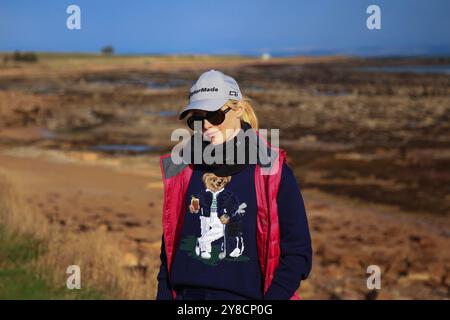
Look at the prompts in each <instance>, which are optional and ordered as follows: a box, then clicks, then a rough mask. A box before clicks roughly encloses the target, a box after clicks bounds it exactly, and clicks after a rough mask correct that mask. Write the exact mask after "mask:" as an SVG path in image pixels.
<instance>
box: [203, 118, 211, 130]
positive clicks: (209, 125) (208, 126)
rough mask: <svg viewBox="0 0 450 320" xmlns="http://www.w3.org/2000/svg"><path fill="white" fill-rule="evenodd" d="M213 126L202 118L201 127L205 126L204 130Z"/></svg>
mask: <svg viewBox="0 0 450 320" xmlns="http://www.w3.org/2000/svg"><path fill="white" fill-rule="evenodd" d="M211 127H213V125H212V124H211V123H209V121H208V120H206V119H205V120H203V128H205V129H206V130H208V129H209V128H211Z"/></svg>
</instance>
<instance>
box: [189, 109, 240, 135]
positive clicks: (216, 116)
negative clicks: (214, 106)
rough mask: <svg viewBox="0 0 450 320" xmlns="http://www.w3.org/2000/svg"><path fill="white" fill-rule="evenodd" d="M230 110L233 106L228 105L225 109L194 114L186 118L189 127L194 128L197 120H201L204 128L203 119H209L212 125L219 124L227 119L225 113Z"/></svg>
mask: <svg viewBox="0 0 450 320" xmlns="http://www.w3.org/2000/svg"><path fill="white" fill-rule="evenodd" d="M230 110H231V108H230V107H228V108H226V109H225V110H222V109H219V110H216V111H207V112H206V113H205V114H204V115H198V114H193V115H192V116H190V117H189V118H188V119H187V120H186V122H187V125H188V126H189V128H191V129H192V130H194V122H195V121H201V122H202V128H203V121H204V120H205V119H206V120H208V122H209V123H211V124H212V125H214V126H217V125H219V124H221V123H222V122H223V121H224V120H225V115H226V114H227V112H228V111H230Z"/></svg>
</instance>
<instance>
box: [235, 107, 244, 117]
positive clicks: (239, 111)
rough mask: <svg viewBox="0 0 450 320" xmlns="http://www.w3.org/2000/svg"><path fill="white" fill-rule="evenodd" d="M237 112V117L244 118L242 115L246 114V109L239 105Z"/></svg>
mask: <svg viewBox="0 0 450 320" xmlns="http://www.w3.org/2000/svg"><path fill="white" fill-rule="evenodd" d="M235 111H236V117H238V118H242V115H243V114H244V109H243V108H242V107H241V106H239V105H237V106H236V109H235Z"/></svg>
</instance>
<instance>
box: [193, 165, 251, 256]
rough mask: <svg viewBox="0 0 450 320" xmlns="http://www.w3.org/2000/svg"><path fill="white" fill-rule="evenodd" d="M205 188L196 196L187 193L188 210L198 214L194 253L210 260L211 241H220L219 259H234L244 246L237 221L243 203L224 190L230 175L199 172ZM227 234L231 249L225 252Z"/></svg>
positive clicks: (240, 216) (243, 211) (240, 214)
mask: <svg viewBox="0 0 450 320" xmlns="http://www.w3.org/2000/svg"><path fill="white" fill-rule="evenodd" d="M202 180H203V183H204V185H205V190H204V191H202V192H200V193H199V195H198V198H197V197H195V195H192V196H191V203H190V205H189V212H190V213H192V214H197V213H198V214H199V215H200V217H199V218H200V225H199V227H200V237H198V238H197V240H196V244H195V254H196V255H197V256H200V257H201V258H202V259H211V251H212V243H213V242H214V241H216V240H221V244H220V253H219V254H218V258H219V259H224V258H225V257H226V256H227V254H228V256H229V257H232V258H237V257H239V256H241V255H242V253H243V252H244V249H245V244H244V239H243V237H242V228H241V221H242V218H243V216H244V214H245V208H247V204H246V203H245V202H242V203H239V199H238V197H237V196H236V195H235V194H234V193H233V192H232V191H230V190H227V189H225V187H226V185H227V184H228V183H229V182H230V181H231V176H228V177H217V176H216V175H215V174H213V173H205V174H203V179H202ZM227 236H228V237H229V238H230V239H229V240H231V241H229V242H230V244H232V246H231V248H230V249H231V252H227Z"/></svg>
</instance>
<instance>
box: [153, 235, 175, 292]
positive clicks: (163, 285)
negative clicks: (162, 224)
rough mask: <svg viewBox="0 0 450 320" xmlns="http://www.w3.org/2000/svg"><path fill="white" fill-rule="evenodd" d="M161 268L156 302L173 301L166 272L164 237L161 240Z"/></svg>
mask: <svg viewBox="0 0 450 320" xmlns="http://www.w3.org/2000/svg"><path fill="white" fill-rule="evenodd" d="M160 259H161V266H160V268H159V273H158V276H157V279H158V292H157V294H156V300H173V296H172V288H171V286H170V282H169V275H168V272H167V257H166V247H165V244H164V235H163V236H162V240H161V254H160Z"/></svg>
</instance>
